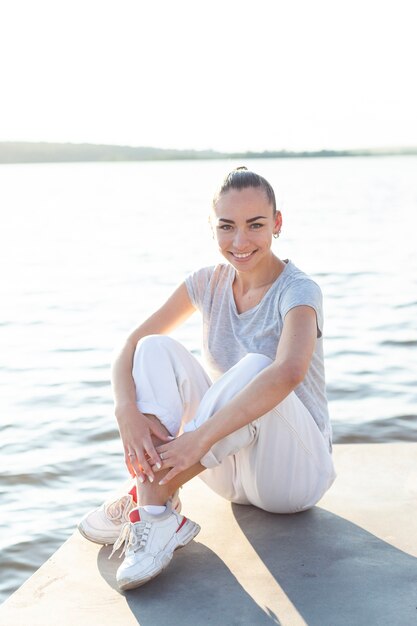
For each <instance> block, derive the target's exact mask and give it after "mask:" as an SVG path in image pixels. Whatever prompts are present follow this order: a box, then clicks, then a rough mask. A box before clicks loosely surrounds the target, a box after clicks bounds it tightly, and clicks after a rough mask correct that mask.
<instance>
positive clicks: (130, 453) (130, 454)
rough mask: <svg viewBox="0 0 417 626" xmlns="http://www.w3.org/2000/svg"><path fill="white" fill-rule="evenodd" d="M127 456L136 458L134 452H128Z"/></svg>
mask: <svg viewBox="0 0 417 626" xmlns="http://www.w3.org/2000/svg"><path fill="white" fill-rule="evenodd" d="M127 456H136V454H135V453H134V452H128V453H127Z"/></svg>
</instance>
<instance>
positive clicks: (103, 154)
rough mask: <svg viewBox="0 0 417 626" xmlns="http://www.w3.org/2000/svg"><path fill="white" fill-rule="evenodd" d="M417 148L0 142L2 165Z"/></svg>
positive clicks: (404, 152)
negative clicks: (230, 148) (223, 148)
mask: <svg viewBox="0 0 417 626" xmlns="http://www.w3.org/2000/svg"><path fill="white" fill-rule="evenodd" d="M413 155H417V147H412V148H386V149H369V150H317V151H301V152H293V151H288V150H276V151H269V150H265V151H263V152H252V151H249V152H218V151H215V150H175V149H164V148H151V147H132V146H116V145H100V144H89V143H83V144H75V143H47V142H39V143H38V142H12V141H3V142H0V164H7V163H75V162H94V161H96V162H100V161H101V162H105V161H184V160H214V159H300V158H304V159H305V158H334V157H364V156H365V157H368V156H413Z"/></svg>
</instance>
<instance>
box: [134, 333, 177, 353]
mask: <svg viewBox="0 0 417 626" xmlns="http://www.w3.org/2000/svg"><path fill="white" fill-rule="evenodd" d="M176 343H177V342H176V341H175V339H172V337H168V336H167V335H146V336H145V337H142V338H141V339H139V341H138V343H137V344H136V352H139V351H140V352H146V351H148V350H151V351H152V352H154V351H155V350H160V349H167V348H171V347H172V345H174V344H176Z"/></svg>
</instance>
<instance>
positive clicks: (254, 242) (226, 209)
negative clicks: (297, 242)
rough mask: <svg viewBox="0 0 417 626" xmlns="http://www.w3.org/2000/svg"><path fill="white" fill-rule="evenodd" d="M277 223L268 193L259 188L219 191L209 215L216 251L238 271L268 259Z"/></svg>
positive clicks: (277, 228)
mask: <svg viewBox="0 0 417 626" xmlns="http://www.w3.org/2000/svg"><path fill="white" fill-rule="evenodd" d="M281 224H282V217H281V213H280V212H279V211H277V213H276V214H275V216H274V214H273V207H272V205H271V204H270V202H269V200H268V196H267V195H266V193H265V192H264V191H263V190H262V189H261V188H259V187H247V188H246V189H241V190H237V189H230V190H229V191H227V192H226V193H223V194H221V195H220V197H219V198H218V200H217V203H216V205H215V206H214V208H213V212H212V216H211V225H212V228H213V232H214V234H215V236H216V239H217V243H218V246H219V250H220V252H221V254H222V255H223V256H224V258H225V259H226V260H227V261H229V263H231V264H232V265H233V267H234V268H235V269H236V270H238V271H248V270H253V269H255V268H256V267H257V266H258V264H259V263H260V262H261V261H262V260H265V259H266V258H268V259H270V257H271V254H272V252H271V242H272V235H273V234H274V233H277V232H278V231H279V230H280V228H281Z"/></svg>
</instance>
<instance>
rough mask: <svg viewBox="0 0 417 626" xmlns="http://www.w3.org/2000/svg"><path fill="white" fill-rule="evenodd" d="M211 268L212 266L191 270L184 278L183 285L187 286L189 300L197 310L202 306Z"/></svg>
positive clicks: (211, 272) (211, 271)
mask: <svg viewBox="0 0 417 626" xmlns="http://www.w3.org/2000/svg"><path fill="white" fill-rule="evenodd" d="M213 270H214V266H212V267H203V268H202V269H199V270H197V271H196V272H192V273H191V274H189V275H188V276H187V277H186V279H185V286H186V287H187V290H188V295H189V296H190V300H191V302H192V303H193V305H194V306H195V307H196V308H197V309H198V310H199V311H201V310H202V308H203V300H204V295H205V293H206V292H207V289H208V286H209V283H210V278H211V276H212V274H213Z"/></svg>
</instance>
